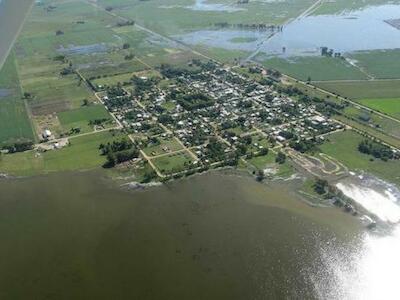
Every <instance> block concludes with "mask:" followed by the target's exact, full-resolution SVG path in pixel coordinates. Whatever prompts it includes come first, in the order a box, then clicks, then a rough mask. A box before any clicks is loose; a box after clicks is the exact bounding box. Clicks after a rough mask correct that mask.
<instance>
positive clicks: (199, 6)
mask: <svg viewBox="0 0 400 300" xmlns="http://www.w3.org/2000/svg"><path fill="white" fill-rule="evenodd" d="M187 8H188V9H191V10H198V11H219V12H235V11H240V10H244V9H243V8H240V7H235V6H232V5H227V4H220V3H207V0H196V2H195V3H194V4H193V5H191V6H188V7H187Z"/></svg>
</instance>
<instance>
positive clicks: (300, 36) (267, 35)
mask: <svg viewBox="0 0 400 300" xmlns="http://www.w3.org/2000/svg"><path fill="white" fill-rule="evenodd" d="M399 16H400V5H381V6H368V7H365V8H363V9H360V10H355V11H346V12H343V13H342V14H338V15H318V16H312V15H311V16H307V17H303V18H299V19H296V20H294V21H292V22H289V23H288V24H287V25H286V26H284V27H283V30H282V32H276V33H275V34H272V33H271V32H262V31H256V30H254V31H252V30H225V29H224V30H202V31H195V32H191V33H187V34H183V35H179V36H176V37H175V38H177V39H179V40H181V41H183V42H184V43H188V44H190V45H198V44H201V45H205V46H209V47H218V48H224V49H228V50H244V51H255V50H256V49H258V48H260V51H259V52H260V54H262V55H263V57H265V55H267V56H269V55H279V56H305V55H306V56H308V55H320V53H321V50H320V48H321V47H328V48H329V49H333V50H334V51H335V52H341V53H345V52H354V51H360V50H377V49H396V48H400V30H399V29H397V28H395V27H394V26H392V25H391V24H389V23H390V22H389V23H388V21H389V20H394V19H398V18H399ZM392 23H393V22H392ZM371 37H374V38H373V39H372V38H371ZM234 38H241V39H243V43H235V42H232V39H234ZM248 38H250V41H249V42H246V39H248Z"/></svg>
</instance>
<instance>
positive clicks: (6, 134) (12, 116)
mask: <svg viewBox="0 0 400 300" xmlns="http://www.w3.org/2000/svg"><path fill="white" fill-rule="evenodd" d="M18 138H27V139H31V140H34V134H33V130H32V127H31V122H30V120H29V116H28V113H27V111H26V106H25V103H24V100H23V99H22V95H21V90H20V87H19V79H18V74H17V70H16V66H15V56H14V53H13V52H12V53H11V54H10V55H9V56H8V58H7V60H6V61H5V63H4V65H3V68H2V69H1V70H0V144H1V143H3V142H6V141H8V140H11V139H18Z"/></svg>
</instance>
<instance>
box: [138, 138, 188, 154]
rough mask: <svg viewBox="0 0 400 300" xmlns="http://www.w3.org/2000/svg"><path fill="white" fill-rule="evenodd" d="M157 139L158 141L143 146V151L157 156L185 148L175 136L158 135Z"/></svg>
mask: <svg viewBox="0 0 400 300" xmlns="http://www.w3.org/2000/svg"><path fill="white" fill-rule="evenodd" d="M155 139H156V140H157V142H155V143H149V144H148V145H147V147H145V148H143V152H144V153H146V155H148V156H157V155H161V154H165V153H168V152H175V151H178V150H182V149H183V147H182V145H181V144H179V143H178V141H177V140H176V139H175V138H162V137H158V138H155Z"/></svg>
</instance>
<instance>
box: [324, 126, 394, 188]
mask: <svg viewBox="0 0 400 300" xmlns="http://www.w3.org/2000/svg"><path fill="white" fill-rule="evenodd" d="M363 139H364V138H363V137H362V136H361V135H359V134H358V133H356V132H354V131H352V130H348V131H343V132H339V133H334V134H332V135H329V137H328V138H327V140H326V142H325V143H324V144H323V145H321V146H319V148H320V150H321V151H322V152H323V153H325V154H327V155H329V156H331V157H333V158H335V159H336V160H338V161H340V162H342V163H343V164H344V165H346V166H347V167H348V168H349V169H351V170H354V171H357V170H364V171H366V172H368V173H371V174H373V175H375V176H377V177H380V178H382V179H385V180H388V181H390V182H393V183H399V182H400V176H399V170H400V161H399V160H390V161H388V162H385V161H382V160H380V159H373V158H372V156H370V155H367V154H363V153H361V152H360V151H358V144H359V143H360V142H361V141H362V140H363Z"/></svg>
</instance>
